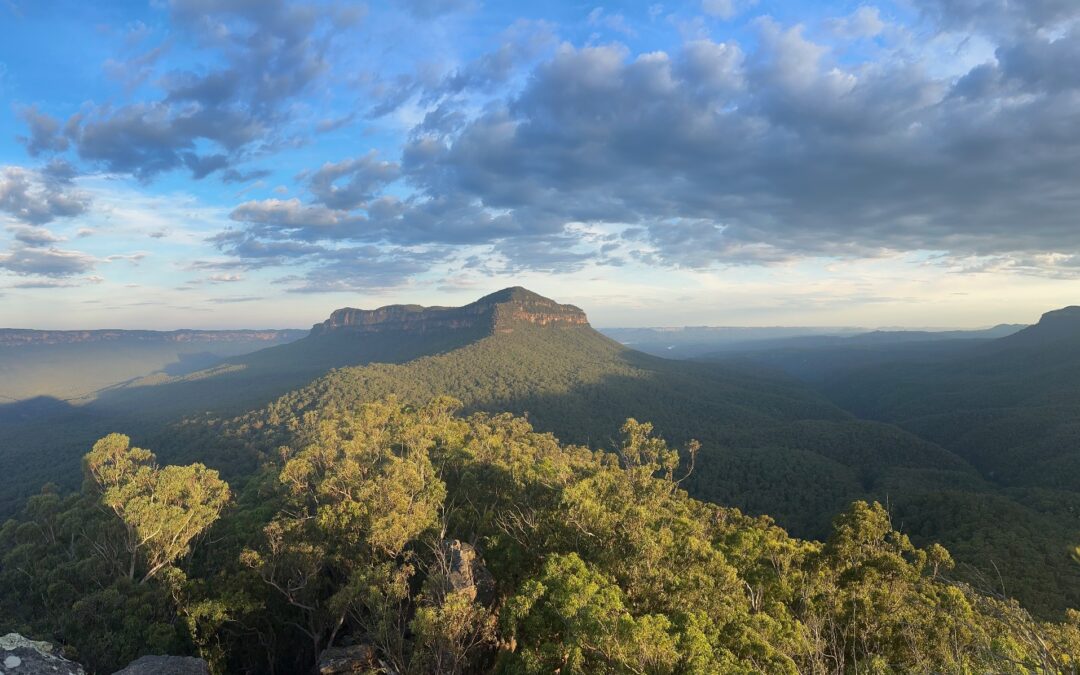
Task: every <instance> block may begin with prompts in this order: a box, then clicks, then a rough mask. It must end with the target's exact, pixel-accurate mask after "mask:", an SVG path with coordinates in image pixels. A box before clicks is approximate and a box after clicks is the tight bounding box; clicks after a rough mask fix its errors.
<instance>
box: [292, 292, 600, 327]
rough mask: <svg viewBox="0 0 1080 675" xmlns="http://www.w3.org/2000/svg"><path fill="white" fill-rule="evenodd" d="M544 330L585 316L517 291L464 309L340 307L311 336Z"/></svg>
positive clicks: (585, 322)
mask: <svg viewBox="0 0 1080 675" xmlns="http://www.w3.org/2000/svg"><path fill="white" fill-rule="evenodd" d="M526 324H531V325H536V326H546V327H571V326H587V325H589V320H588V319H587V318H586V317H585V312H583V311H581V310H580V309H579V308H577V307H575V306H573V305H561V304H559V303H557V302H555V301H554V300H549V299H548V298H545V297H543V296H541V295H537V294H536V293H533V292H532V291H529V290H526V289H524V288H521V287H519V286H515V287H514V288H507V289H504V290H501V291H498V292H497V293H492V294H491V295H487V296H484V297H483V298H480V299H479V300H477V301H476V302H473V303H470V304H468V305H465V306H464V307H421V306H420V305H387V306H386V307H380V308H378V309H371V310H367V309H355V308H352V307H345V308H342V309H339V310H336V311H335V312H334V313H333V314H331V315H330V318H329V319H327V320H326V321H324V322H322V323H317V324H315V326H313V327H312V329H311V334H312V335H325V334H328V333H332V332H338V331H347V332H350V333H359V334H370V333H387V332H394V331H401V332H411V333H428V332H434V331H448V330H449V331H457V330H470V329H471V330H477V331H483V332H495V333H508V332H511V331H513V330H514V328H515V327H517V326H521V325H526Z"/></svg>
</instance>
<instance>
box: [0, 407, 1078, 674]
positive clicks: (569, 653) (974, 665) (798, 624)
mask: <svg viewBox="0 0 1080 675" xmlns="http://www.w3.org/2000/svg"><path fill="white" fill-rule="evenodd" d="M456 408H457V404H456V402H454V401H452V400H450V399H446V398H441V399H437V400H435V401H432V402H430V403H428V404H427V405H424V406H420V407H415V406H407V405H403V404H402V403H401V402H400V401H396V400H388V401H380V402H372V403H367V404H363V405H357V406H350V407H348V408H347V409H345V408H342V409H338V410H336V411H332V410H329V409H326V410H321V411H320V412H319V414H318V415H309V416H307V417H306V419H304V420H303V421H302V422H301V423H300V425H299V426H298V427H297V428H296V429H295V430H293V431H292V432H291V433H287V434H284V435H282V436H279V437H278V438H279V440H287V444H286V445H284V446H282V447H280V448H278V449H276V450H275V452H274V453H272V454H269V455H266V456H265V457H264V458H263V459H264V461H265V465H264V468H263V470H262V471H260V472H259V473H258V474H256V475H255V476H253V478H252V479H251V480H249V481H247V483H246V485H245V486H243V487H238V486H236V485H235V484H234V485H233V486H229V485H226V484H225V483H224V482H223V481H222V480H221V479H220V478H219V476H218V474H217V472H215V471H213V470H210V469H207V468H206V467H205V466H203V465H201V464H192V465H188V466H178V465H169V466H159V465H158V464H157V463H156V462H155V457H154V454H153V453H152V452H150V451H149V450H145V449H141V448H138V447H132V446H131V445H130V443H129V440H128V439H127V438H126V437H124V436H120V435H111V436H109V437H106V438H103V439H101V441H100V442H98V443H97V444H95V445H94V447H93V449H92V451H91V452H90V453H88V454H87V456H86V467H87V481H86V483H85V484H84V487H83V489H82V491H80V492H77V493H72V494H69V495H61V494H57V493H56V492H55V491H52V490H46V491H45V492H43V493H42V494H41V495H39V496H37V497H35V498H34V499H32V500H30V501H29V502H28V503H27V505H26V508H25V509H24V510H23V512H22V513H21V514H20V515H19V517H18V518H17V519H15V520H11V521H9V522H8V523H7V524H5V525H4V526H3V527H0V631H7V630H18V631H20V632H22V633H24V634H28V635H33V636H38V637H43V638H47V639H49V640H51V641H53V642H54V643H59V644H60V645H61V647H62V649H63V650H64V653H65V654H66V655H67V656H70V657H72V658H76V659H78V660H79V661H81V662H82V663H84V664H86V665H87V666H88V667H89V668H90V669H91V670H92V671H95V672H102V673H107V672H112V671H114V670H115V668H117V667H119V666H120V665H122V664H124V663H126V662H128V661H130V660H131V659H133V658H135V657H137V656H139V655H141V654H146V653H170V654H198V655H200V656H202V657H203V658H205V659H206V660H207V661H209V663H210V665H211V667H212V669H213V672H214V673H274V672H279V673H280V672H289V673H305V672H316V664H320V665H322V664H321V663H320V657H322V661H323V663H325V668H324V669H321V672H335V671H334V670H333V668H332V666H331V665H330V659H331V656H333V657H335V658H340V659H342V661H344V664H343V667H344V666H347V668H348V670H346V671H345V672H371V673H402V674H404V673H415V674H417V675H419V674H421V673H458V674H461V675H466V674H477V675H479V674H483V673H498V674H503V675H510V674H522V675H524V674H536V675H540V674H542V673H553V672H559V673H576V674H582V675H584V674H585V673H620V674H627V675H630V674H634V673H639V674H644V673H649V674H650V675H698V674H716V675H719V674H721V673H747V674H749V673H769V674H770V675H771V674H773V673H776V674H781V675H796V674H797V673H822V674H836V675H840V674H842V673H865V672H870V673H939V672H940V673H1067V672H1074V671H1075V666H1076V664H1077V663H1078V659H1080V614H1077V613H1076V612H1072V613H1070V614H1069V617H1068V620H1067V621H1065V622H1061V623H1052V622H1041V621H1038V620H1036V619H1033V618H1032V617H1031V615H1029V614H1028V613H1027V612H1025V611H1024V610H1023V609H1022V608H1021V607H1019V606H1018V605H1016V604H1015V603H1014V602H1012V601H1009V600H1007V599H1004V598H1000V597H997V596H995V595H993V594H988V593H984V592H980V591H979V590H977V589H976V588H974V587H972V586H971V585H969V584H965V583H963V582H960V581H958V580H957V578H956V577H955V576H954V575H953V570H954V563H953V560H952V558H951V557H950V555H949V553H948V551H946V550H945V549H944V548H942V547H941V546H938V545H930V546H927V547H923V548H919V547H916V546H914V545H913V544H912V542H911V541H910V540H909V539H908V537H907V536H905V535H904V534H902V533H901V532H898V531H896V529H895V520H892V519H890V516H889V513H888V511H887V510H886V509H885V508H884V507H883V506H882V505H880V504H876V503H875V504H868V503H866V502H857V503H855V504H853V505H851V506H850V507H849V508H847V509H845V511H844V512H843V513H842V514H840V515H839V516H838V517H837V518H836V519H835V521H834V523H833V525H832V527H831V528H830V529H829V532H828V536H827V538H826V539H824V541H820V542H819V541H806V540H801V539H797V538H793V537H791V536H789V535H788V534H787V533H786V532H784V530H782V529H781V528H778V527H776V526H774V525H773V524H772V522H771V521H770V520H769V519H767V518H750V517H747V516H745V515H743V514H742V513H740V512H739V511H738V510H735V509H731V508H726V507H721V506H717V505H714V504H710V503H707V502H703V501H699V500H696V499H692V498H690V497H689V496H688V495H687V493H686V492H684V491H683V490H682V489H681V488H680V485H681V484H682V480H683V478H685V470H684V468H683V467H680V459H679V452H678V451H676V450H675V449H673V448H672V447H670V446H669V445H668V444H667V443H665V442H664V441H663V440H661V439H660V438H658V437H656V436H655V435H654V434H653V430H652V429H651V428H650V426H649V425H647V424H641V423H638V422H635V421H632V420H629V421H627V422H626V423H625V424H624V425H622V428H621V430H620V432H619V435H618V438H617V439H616V440H614V442H613V443H612V444H611V445H608V446H607V447H606V448H605V449H606V450H608V451H609V452H595V451H592V450H590V449H588V448H583V447H574V446H567V445H563V444H561V443H559V442H558V441H557V440H555V439H554V438H553V437H552V436H551V435H550V434H541V433H537V432H535V431H534V430H533V429H532V428H531V427H530V425H529V424H528V423H527V422H526V421H525V420H523V419H521V418H515V417H513V416H510V415H497V416H490V415H486V414H477V415H473V416H470V417H468V418H462V417H459V416H457V415H456V414H455V411H456ZM248 433H254V432H252V431H249V432H248ZM255 435H258V434H257V433H256V434H255ZM686 450H687V451H690V452H692V451H693V447H692V446H689V447H688V448H686ZM684 452H685V451H684ZM683 456H684V457H685V454H684V455H683ZM230 493H232V494H234V495H235V499H233V500H231V505H230ZM334 647H342V649H340V650H337V651H324V650H327V649H328V648H334ZM336 672H342V670H341V668H339V669H338V670H337V671H336Z"/></svg>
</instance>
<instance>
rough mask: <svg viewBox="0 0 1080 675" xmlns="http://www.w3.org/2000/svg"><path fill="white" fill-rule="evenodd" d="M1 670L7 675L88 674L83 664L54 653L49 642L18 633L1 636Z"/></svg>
mask: <svg viewBox="0 0 1080 675" xmlns="http://www.w3.org/2000/svg"><path fill="white" fill-rule="evenodd" d="M0 672H2V673H4V674H5V675H86V671H85V670H83V668H82V666H80V665H79V664H77V663H74V662H72V661H68V660H67V659H64V658H61V657H59V656H57V655H56V654H53V646H52V645H51V644H49V643H48V642H38V641H35V640H28V639H27V638H24V637H23V636H21V635H19V634H18V633H8V634H7V635H5V636H3V637H0Z"/></svg>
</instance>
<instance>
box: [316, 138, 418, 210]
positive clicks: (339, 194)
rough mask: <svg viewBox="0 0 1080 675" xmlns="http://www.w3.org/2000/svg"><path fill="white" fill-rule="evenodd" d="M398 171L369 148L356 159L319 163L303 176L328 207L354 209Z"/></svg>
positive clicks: (369, 197)
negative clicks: (310, 172)
mask: <svg viewBox="0 0 1080 675" xmlns="http://www.w3.org/2000/svg"><path fill="white" fill-rule="evenodd" d="M400 172H401V167H400V166H399V165H398V164H396V163H394V162H386V161H380V160H379V159H378V153H377V152H375V151H374V150H372V151H371V152H369V153H368V154H366V155H364V156H362V157H357V158H356V159H348V160H345V161H342V162H337V163H331V162H327V163H326V164H323V165H322V166H321V167H319V170H318V171H316V172H315V173H313V174H311V175H310V176H308V177H307V183H308V189H310V190H311V192H312V194H313V195H314V196H315V198H316V200H317V201H318V202H319V203H320V204H323V205H324V206H328V207H330V208H332V209H355V208H357V207H359V206H363V205H365V204H366V203H367V202H369V201H370V200H371V199H373V198H374V196H375V195H376V194H378V193H379V192H380V191H381V190H382V189H383V188H384V187H386V186H387V185H388V184H390V183H392V182H394V181H395V180H397V178H398V175H399V174H400ZM342 181H343V182H342Z"/></svg>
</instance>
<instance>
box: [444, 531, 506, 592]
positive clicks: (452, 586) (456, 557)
mask: <svg viewBox="0 0 1080 675" xmlns="http://www.w3.org/2000/svg"><path fill="white" fill-rule="evenodd" d="M443 547H444V550H445V552H446V561H447V567H448V571H447V575H446V586H447V589H446V590H447V591H452V592H461V593H464V594H465V595H466V596H467V597H468V598H469V599H470V600H473V601H475V602H478V603H480V604H481V605H483V606H485V607H490V606H491V603H493V602H495V578H494V577H493V576H491V572H489V571H488V568H487V567H486V566H485V565H484V560H483V558H481V557H480V554H479V553H478V552H477V550H476V548H474V547H473V546H472V545H471V544H466V543H465V542H463V541H459V540H457V539H447V540H446V541H444V542H443Z"/></svg>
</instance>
